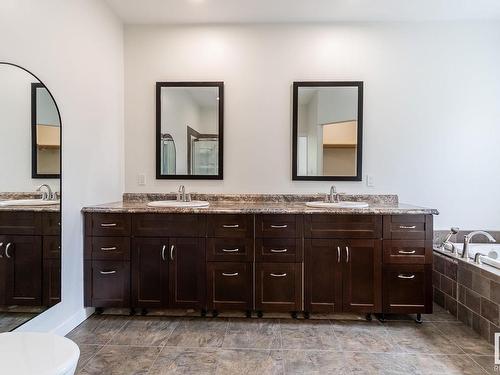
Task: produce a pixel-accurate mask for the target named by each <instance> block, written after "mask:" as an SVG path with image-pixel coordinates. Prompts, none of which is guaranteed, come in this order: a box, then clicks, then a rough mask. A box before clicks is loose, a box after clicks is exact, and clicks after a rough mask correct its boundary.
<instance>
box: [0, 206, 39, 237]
mask: <svg viewBox="0 0 500 375" xmlns="http://www.w3.org/2000/svg"><path fill="white" fill-rule="evenodd" d="M41 232H42V216H41V215H40V213H38V212H29V211H26V212H24V211H23V212H21V211H19V212H12V211H0V234H26V235H37V234H41Z"/></svg>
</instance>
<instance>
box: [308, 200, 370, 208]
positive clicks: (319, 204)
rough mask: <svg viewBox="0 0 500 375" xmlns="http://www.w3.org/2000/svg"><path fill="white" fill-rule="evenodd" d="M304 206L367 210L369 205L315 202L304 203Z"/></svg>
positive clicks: (362, 203) (361, 203)
mask: <svg viewBox="0 0 500 375" xmlns="http://www.w3.org/2000/svg"><path fill="white" fill-rule="evenodd" d="M306 206H307V207H314V208H367V207H369V204H368V203H366V202H338V203H332V202H322V201H317V202H306Z"/></svg>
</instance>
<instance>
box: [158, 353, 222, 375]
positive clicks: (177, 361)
mask: <svg viewBox="0 0 500 375" xmlns="http://www.w3.org/2000/svg"><path fill="white" fill-rule="evenodd" d="M216 367H217V349H211V348H178V347H174V346H166V347H164V348H163V349H162V351H161V353H160V355H159V356H158V358H157V359H156V360H155V362H154V364H153V366H152V367H151V369H150V371H149V375H167V374H168V375H170V374H214V373H215V370H216Z"/></svg>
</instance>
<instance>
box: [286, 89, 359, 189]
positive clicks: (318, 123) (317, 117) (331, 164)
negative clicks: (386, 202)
mask: <svg viewBox="0 0 500 375" xmlns="http://www.w3.org/2000/svg"><path fill="white" fill-rule="evenodd" d="M292 126H293V131H292V132H293V140H292V151H293V156H292V159H293V164H292V175H293V177H292V178H293V180H309V181H361V179H362V156H363V82H361V81H328V82H318V81H314V82H294V83H293V124H292Z"/></svg>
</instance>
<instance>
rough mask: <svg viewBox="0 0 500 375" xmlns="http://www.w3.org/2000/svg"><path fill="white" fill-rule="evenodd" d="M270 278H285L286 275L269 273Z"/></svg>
mask: <svg viewBox="0 0 500 375" xmlns="http://www.w3.org/2000/svg"><path fill="white" fill-rule="evenodd" d="M271 276H272V277H286V273H271Z"/></svg>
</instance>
